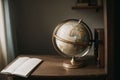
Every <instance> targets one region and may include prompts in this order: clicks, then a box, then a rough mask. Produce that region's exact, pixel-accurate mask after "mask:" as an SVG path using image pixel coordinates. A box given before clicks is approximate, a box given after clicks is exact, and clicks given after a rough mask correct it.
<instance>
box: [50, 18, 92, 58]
mask: <svg viewBox="0 0 120 80" xmlns="http://www.w3.org/2000/svg"><path fill="white" fill-rule="evenodd" d="M91 40H92V33H91V30H90V28H89V27H88V26H87V24H86V23H85V22H83V20H82V19H79V20H78V19H68V20H65V21H63V22H61V23H60V24H58V25H57V27H56V28H55V29H54V32H53V36H52V41H53V45H54V48H55V49H56V50H57V51H58V52H59V53H60V54H62V55H64V56H68V57H73V56H75V57H82V56H85V55H86V54H88V52H89V51H90V48H91V46H92V41H91Z"/></svg>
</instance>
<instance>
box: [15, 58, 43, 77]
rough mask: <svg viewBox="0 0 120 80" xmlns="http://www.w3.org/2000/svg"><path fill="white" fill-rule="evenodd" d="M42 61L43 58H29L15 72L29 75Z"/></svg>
mask: <svg viewBox="0 0 120 80" xmlns="http://www.w3.org/2000/svg"><path fill="white" fill-rule="evenodd" d="M40 62H42V60H41V59H37V58H31V59H29V60H27V61H26V62H25V63H24V64H22V65H21V66H20V67H18V68H17V69H16V70H15V71H14V73H13V74H16V75H19V76H23V77H27V76H28V74H30V72H31V71H32V70H33V69H34V68H35V67H36V66H37V65H38V64H39V63H40Z"/></svg>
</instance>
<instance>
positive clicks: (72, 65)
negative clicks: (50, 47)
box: [63, 60, 86, 69]
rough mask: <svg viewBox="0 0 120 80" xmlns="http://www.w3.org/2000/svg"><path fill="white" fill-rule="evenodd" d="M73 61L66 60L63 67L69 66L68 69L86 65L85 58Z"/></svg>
mask: <svg viewBox="0 0 120 80" xmlns="http://www.w3.org/2000/svg"><path fill="white" fill-rule="evenodd" d="M71 61H72V60H71ZM71 61H70V60H66V61H64V62H63V67H64V68H68V69H74V68H81V67H84V66H85V65H86V64H85V61H83V60H81V61H74V62H71Z"/></svg>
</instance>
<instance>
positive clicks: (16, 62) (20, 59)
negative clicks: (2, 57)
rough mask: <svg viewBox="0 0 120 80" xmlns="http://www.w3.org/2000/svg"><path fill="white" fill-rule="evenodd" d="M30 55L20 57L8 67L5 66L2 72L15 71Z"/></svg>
mask: <svg viewBox="0 0 120 80" xmlns="http://www.w3.org/2000/svg"><path fill="white" fill-rule="evenodd" d="M28 59H29V57H19V58H18V59H17V60H15V61H14V62H11V63H10V64H9V65H8V66H7V67H6V68H4V69H3V70H2V71H1V73H11V74H12V73H13V72H14V71H15V70H16V69H17V68H18V67H19V66H21V65H22V64H23V63H24V62H25V61H26V60H28Z"/></svg>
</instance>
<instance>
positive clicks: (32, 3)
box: [10, 0, 104, 54]
mask: <svg viewBox="0 0 120 80" xmlns="http://www.w3.org/2000/svg"><path fill="white" fill-rule="evenodd" d="M75 3H76V0H11V1H10V4H11V5H10V6H11V13H12V14H11V17H12V25H13V27H14V34H13V35H14V43H15V48H16V53H20V54H23V53H25V54H27V53H32V54H33V53H34V54H52V53H56V51H55V50H54V48H53V45H52V41H51V38H52V32H53V30H54V28H55V27H56V25H57V24H58V23H60V22H61V21H63V20H66V19H70V18H77V19H79V18H83V20H84V21H85V22H86V23H87V24H88V25H89V27H90V28H91V30H92V32H93V29H94V28H103V27H104V26H103V25H104V23H103V12H102V10H100V11H99V12H96V10H95V9H87V10H86V9H84V10H72V9H71V7H72V5H74V4H75Z"/></svg>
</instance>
